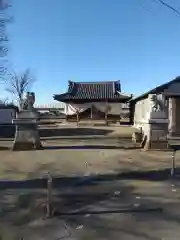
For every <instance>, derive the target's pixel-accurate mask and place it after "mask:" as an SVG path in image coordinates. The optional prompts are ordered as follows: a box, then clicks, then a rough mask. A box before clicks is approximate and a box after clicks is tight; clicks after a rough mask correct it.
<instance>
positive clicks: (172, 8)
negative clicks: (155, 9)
mask: <svg viewBox="0 0 180 240" xmlns="http://www.w3.org/2000/svg"><path fill="white" fill-rule="evenodd" d="M153 1H155V2H156V3H157V2H158V3H160V4H162V5H164V6H165V7H167V8H169V9H170V10H172V11H173V12H175V13H176V14H177V16H178V17H180V11H178V10H177V9H176V8H175V7H173V6H172V5H170V4H168V3H166V2H164V1H163V0H153Z"/></svg>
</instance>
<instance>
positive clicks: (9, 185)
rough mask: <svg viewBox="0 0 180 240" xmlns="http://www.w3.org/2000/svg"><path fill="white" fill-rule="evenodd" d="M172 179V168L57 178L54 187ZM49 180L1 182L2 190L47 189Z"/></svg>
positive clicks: (177, 178) (177, 172) (176, 177)
mask: <svg viewBox="0 0 180 240" xmlns="http://www.w3.org/2000/svg"><path fill="white" fill-rule="evenodd" d="M179 173H180V168H177V169H176V174H177V175H176V176H175V177H174V178H173V180H174V181H179V179H180V175H179ZM170 179H172V178H171V177H170V168H165V169H161V170H151V171H127V172H122V173H113V174H97V175H93V174H92V175H89V176H80V177H79V176H73V177H59V178H58V177H56V178H53V186H54V187H55V188H56V187H62V188H63V187H64V188H65V187H70V186H73V187H81V186H93V185H97V184H100V183H102V182H109V181H111V182H112V181H117V180H145V181H165V180H170ZM46 186H47V178H41V179H29V180H22V181H9V180H3V181H2V180H1V181H0V190H3V189H16V188H17V189H18V188H19V189H23V188H35V189H38V188H46Z"/></svg>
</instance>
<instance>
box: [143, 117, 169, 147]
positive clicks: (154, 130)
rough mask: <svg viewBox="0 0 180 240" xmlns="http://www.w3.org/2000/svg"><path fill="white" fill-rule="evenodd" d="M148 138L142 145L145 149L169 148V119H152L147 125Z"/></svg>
mask: <svg viewBox="0 0 180 240" xmlns="http://www.w3.org/2000/svg"><path fill="white" fill-rule="evenodd" d="M146 128H147V129H146V131H145V132H146V133H147V134H146V135H145V137H146V139H145V141H144V145H143V146H142V147H143V148H144V149H145V150H149V149H154V150H160V149H167V148H168V140H167V132H168V121H167V120H165V119H164V120H163V119H161V120H155V119H154V120H151V121H150V122H149V123H148V124H147V126H146Z"/></svg>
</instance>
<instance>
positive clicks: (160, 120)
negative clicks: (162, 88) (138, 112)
mask: <svg viewBox="0 0 180 240" xmlns="http://www.w3.org/2000/svg"><path fill="white" fill-rule="evenodd" d="M141 105H142V106H141V108H143V109H144V110H143V116H142V120H141V127H140V129H141V132H142V135H143V139H142V142H141V147H142V148H144V149H145V150H148V149H166V148H167V133H168V118H167V113H166V108H165V97H164V95H163V94H149V95H148V98H147V100H146V105H144V106H143V104H141Z"/></svg>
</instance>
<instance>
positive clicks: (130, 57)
mask: <svg viewBox="0 0 180 240" xmlns="http://www.w3.org/2000/svg"><path fill="white" fill-rule="evenodd" d="M11 1H12V5H13V7H12V9H11V10H10V12H11V14H12V16H13V17H14V22H13V23H12V24H11V25H10V26H9V28H8V34H9V39H10V41H9V55H8V58H9V62H10V64H11V65H12V66H13V68H14V69H15V70H16V71H17V72H21V71H23V70H24V69H26V68H31V69H32V72H33V74H34V75H35V77H36V78H37V82H36V84H35V85H34V87H33V89H32V90H34V91H35V92H36V99H37V102H38V103H48V102H52V95H53V94H54V93H61V92H63V91H66V88H67V81H68V80H69V79H71V80H74V81H106V80H117V79H118V80H121V84H122V90H123V91H124V92H128V93H134V94H136V95H137V94H140V93H142V92H143V91H146V90H148V89H150V88H153V87H155V86H156V85H159V84H161V83H164V82H166V81H169V80H171V79H172V78H174V77H176V76H178V75H180V18H178V17H177V16H176V15H175V13H173V12H171V11H170V10H169V9H166V8H165V7H164V6H162V5H160V4H158V3H156V1H155V0H53V1H49V0H11ZM166 2H167V3H170V4H172V5H173V6H175V7H176V8H178V9H180V2H179V0H166ZM2 88H3V86H1V89H2ZM4 94H5V93H4ZM3 96H5V95H3Z"/></svg>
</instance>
